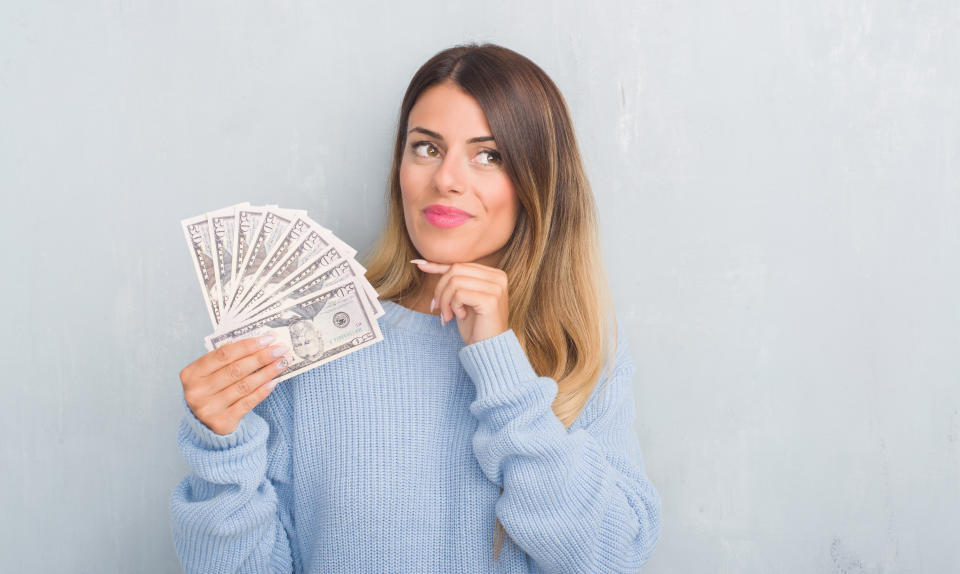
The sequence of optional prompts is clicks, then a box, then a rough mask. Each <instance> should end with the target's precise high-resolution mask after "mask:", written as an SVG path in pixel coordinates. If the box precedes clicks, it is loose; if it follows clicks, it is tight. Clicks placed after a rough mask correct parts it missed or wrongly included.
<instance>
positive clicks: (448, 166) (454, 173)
mask: <svg viewBox="0 0 960 574" xmlns="http://www.w3.org/2000/svg"><path fill="white" fill-rule="evenodd" d="M433 181H434V184H435V185H436V186H437V189H439V190H440V191H443V192H448V191H451V192H455V193H463V192H464V191H466V185H467V173H466V166H465V165H464V162H463V160H462V159H461V158H460V155H459V154H458V153H455V152H454V151H453V150H449V151H448V153H447V155H445V156H444V158H443V161H442V162H440V166H439V167H438V168H437V171H436V172H435V173H434V174H433Z"/></svg>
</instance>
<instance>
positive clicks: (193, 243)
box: [181, 203, 384, 432]
mask: <svg viewBox="0 0 960 574" xmlns="http://www.w3.org/2000/svg"><path fill="white" fill-rule="evenodd" d="M181 227H182V228H183V233H184V236H185V238H186V240H187V245H188V246H189V248H190V254H191V258H192V260H193V266H194V271H195V272H196V274H197V280H198V281H199V283H200V287H201V292H202V294H203V298H204V302H205V304H206V309H207V314H208V315H209V317H210V321H211V323H212V324H213V328H214V332H213V334H211V335H210V336H208V337H206V339H205V344H206V346H207V349H208V350H210V351H211V352H210V353H207V355H204V356H203V357H201V358H200V359H198V360H197V361H195V362H194V363H191V365H189V366H188V367H186V368H185V369H184V371H183V372H181V381H182V382H183V385H184V393H185V395H186V393H187V392H188V391H190V392H191V394H192V395H194V398H195V400H194V401H193V403H191V402H190V400H189V399H188V404H190V406H191V409H192V410H193V409H194V406H195V405H196V407H197V408H198V409H201V410H203V411H204V412H205V414H206V418H207V419H208V420H210V421H211V422H212V423H213V425H214V426H217V427H218V428H220V429H222V430H225V429H232V428H235V424H234V423H235V422H236V421H239V419H240V418H242V416H243V414H245V413H246V412H247V411H249V410H250V409H251V408H253V406H255V405H256V404H257V403H259V402H260V401H261V400H263V398H265V397H266V396H267V395H269V393H270V389H267V388H265V387H267V386H268V385H266V384H264V383H266V381H268V380H269V381H271V383H270V384H272V385H275V384H276V383H278V382H280V381H283V380H286V379H289V378H290V377H293V376H296V375H298V374H300V373H302V372H304V371H307V370H310V369H313V368H315V367H318V366H320V365H322V364H324V363H327V362H330V361H333V360H335V359H338V358H340V357H342V356H344V355H347V354H349V353H352V352H354V351H357V350H359V349H362V348H364V347H367V346H370V345H373V344H375V343H378V342H380V341H382V340H383V334H382V333H381V332H380V326H379V324H378V323H377V318H378V317H380V316H382V315H383V313H384V311H383V308H382V307H381V306H380V302H379V301H378V299H377V292H376V290H375V289H374V288H373V287H372V286H371V285H370V283H369V282H368V281H367V280H366V278H365V277H364V274H365V273H366V269H364V268H363V266H361V265H360V264H359V263H357V261H355V260H354V259H353V257H354V255H356V250H354V249H353V248H351V247H350V246H348V245H347V244H346V243H344V242H343V241H342V240H340V239H339V238H338V237H336V236H335V235H334V234H333V233H332V232H331V231H330V230H329V229H326V228H324V227H323V226H321V225H319V224H318V223H316V222H315V221H313V220H312V219H310V218H309V217H308V216H307V214H306V212H304V211H300V210H291V209H282V208H279V207H277V206H264V207H257V206H251V205H250V204H248V203H241V204H237V205H233V206H230V207H226V208H223V209H219V210H216V211H212V212H209V213H205V214H203V215H199V216H196V217H191V218H188V219H185V220H183V221H181ZM268 336H269V337H273V339H272V342H273V344H272V345H271V346H270V347H269V348H261V347H262V345H263V343H262V341H264V340H266V339H264V338H265V337H268ZM238 341H243V342H242V343H238ZM257 341H261V343H257ZM258 345H259V346H258ZM281 350H282V351H283V352H282V353H280V351H281ZM274 353H280V354H278V355H274ZM272 371H276V372H272ZM271 388H272V387H271ZM197 389H200V390H197ZM260 395H262V396H260ZM214 396H215V397H216V398H212V397H214ZM258 396H259V397H260V398H259V399H258V398H257V397H258ZM254 401H255V402H254ZM251 403H252V404H251ZM248 405H249V408H246V410H244V408H245V407H247V406H248ZM230 409H233V410H230ZM241 411H242V412H241ZM225 412H229V413H231V414H230V415H224V414H223V413H225ZM237 413H240V415H239V417H236V421H234V418H235V415H236V414H237ZM194 414H195V415H196V414H197V410H194ZM198 418H200V417H199V416H198ZM201 420H203V419H201ZM221 421H225V422H221ZM203 422H204V423H205V424H207V426H210V427H211V428H213V426H211V425H210V424H208V423H207V421H203ZM230 432H232V431H230Z"/></svg>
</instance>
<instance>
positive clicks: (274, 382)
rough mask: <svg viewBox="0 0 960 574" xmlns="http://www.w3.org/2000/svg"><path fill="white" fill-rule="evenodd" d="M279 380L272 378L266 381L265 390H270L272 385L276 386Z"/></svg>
mask: <svg viewBox="0 0 960 574" xmlns="http://www.w3.org/2000/svg"><path fill="white" fill-rule="evenodd" d="M279 382H280V381H279V380H277V379H272V380H271V381H270V382H269V383H267V390H270V389H272V388H273V387H275V386H277V383H279Z"/></svg>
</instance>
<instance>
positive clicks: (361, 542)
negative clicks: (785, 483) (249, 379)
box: [170, 301, 660, 574]
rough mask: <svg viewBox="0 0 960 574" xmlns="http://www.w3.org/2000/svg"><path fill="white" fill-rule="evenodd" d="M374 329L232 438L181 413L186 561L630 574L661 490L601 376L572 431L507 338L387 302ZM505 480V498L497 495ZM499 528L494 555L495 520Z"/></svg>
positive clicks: (208, 568)
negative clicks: (477, 334)
mask: <svg viewBox="0 0 960 574" xmlns="http://www.w3.org/2000/svg"><path fill="white" fill-rule="evenodd" d="M382 304H383V308H384V310H385V311H386V314H385V315H383V316H382V317H380V318H379V319H378V321H379V322H380V326H381V329H382V330H383V334H384V337H385V340H384V341H382V342H380V343H378V344H376V345H371V346H370V347H367V348H364V349H361V350H359V351H356V352H353V353H351V354H349V355H346V356H344V357H342V358H340V359H338V360H336V361H332V362H330V363H327V364H324V365H321V366H320V367H318V368H316V369H313V370H311V371H308V372H306V373H303V374H301V375H299V376H297V377H294V378H292V379H289V380H287V381H284V382H282V383H280V384H279V385H278V386H277V388H275V389H274V390H273V392H272V393H271V394H270V396H269V397H267V398H266V399H265V400H264V401H263V402H261V403H260V404H259V405H257V407H256V408H254V410H253V411H251V412H250V413H248V414H247V415H246V416H245V417H244V418H243V419H242V420H241V421H240V425H239V426H238V427H237V429H236V430H235V431H234V432H233V433H231V434H228V435H219V434H216V433H214V432H213V431H211V430H210V429H209V428H208V427H206V426H205V425H204V424H203V423H202V422H200V421H199V420H198V419H197V418H196V417H194V416H193V414H192V413H191V412H190V410H189V408H188V407H187V406H186V401H184V402H183V405H184V409H185V411H186V412H185V413H184V416H183V419H182V420H181V422H180V426H179V435H178V446H179V448H180V451H181V452H182V453H183V456H184V458H185V459H186V461H187V463H188V465H189V467H190V470H191V472H190V473H189V474H188V475H187V476H186V477H185V478H184V479H183V480H182V481H181V482H180V483H179V484H178V485H177V487H176V488H175V489H174V491H173V493H172V496H171V500H170V511H171V516H172V528H173V541H174V545H175V547H176V551H177V554H178V555H179V557H180V561H181V563H182V564H183V566H184V568H185V570H186V571H187V572H190V573H192V572H202V573H204V574H209V573H215V572H323V573H328V572H343V573H350V574H357V573H367V572H404V573H406V572H410V573H413V572H416V573H431V572H438V573H441V572H442V573H448V572H483V573H489V572H505V573H514V572H583V573H590V574H599V573H604V572H634V571H636V570H637V569H638V568H640V566H641V564H643V563H644V561H646V559H647V558H648V557H649V556H650V553H651V552H652V550H653V548H654V545H655V544H656V542H657V539H658V538H659V533H660V497H659V495H658V493H657V491H656V490H655V488H654V487H653V485H652V484H651V483H650V482H649V480H648V479H647V477H646V475H645V473H644V469H643V462H642V460H641V455H640V449H639V442H638V440H637V435H636V432H635V430H634V427H633V421H634V402H633V394H632V391H631V386H632V382H633V374H634V366H633V363H632V361H631V359H630V357H629V354H628V348H627V345H626V341H625V339H624V336H623V332H622V330H621V331H620V332H619V337H620V344H619V346H618V351H617V356H616V360H615V361H614V369H613V372H612V375H610V377H609V378H608V379H605V380H603V381H601V384H598V385H597V387H596V390H595V391H594V392H593V394H592V395H591V396H590V398H589V401H588V403H587V405H586V406H585V407H584V409H583V411H581V413H580V415H579V417H578V418H577V420H576V421H575V422H574V423H573V425H572V426H571V427H570V428H569V429H566V428H564V426H563V424H562V423H561V422H560V420H559V419H558V418H557V417H556V415H555V414H554V413H553V411H552V409H551V403H552V401H553V399H554V398H555V397H556V394H557V384H556V382H555V381H554V380H553V379H551V378H549V377H538V376H537V375H536V373H535V372H534V371H533V368H532V367H531V366H530V362H529V360H528V358H527V356H526V353H525V352H524V350H523V347H521V346H520V343H519V341H518V340H517V337H516V334H515V333H514V332H513V331H512V330H509V331H506V332H505V333H501V334H500V335H497V336H495V337H491V338H489V339H486V340H483V341H479V342H477V343H474V344H472V345H467V346H465V345H464V343H463V339H462V338H461V337H460V332H459V330H458V328H457V324H456V320H454V321H451V322H448V323H447V324H446V325H445V326H441V325H440V318H439V317H438V316H436V315H428V314H425V313H420V312H417V311H412V310H409V309H407V308H405V307H402V306H400V305H397V304H395V303H392V302H390V301H383V302H382ZM501 487H502V488H503V491H502V493H501V490H500V489H501ZM495 518H496V519H499V520H500V522H501V523H502V524H503V525H504V528H505V529H506V532H507V534H508V537H509V538H504V540H503V546H502V548H501V553H500V556H499V558H498V560H497V561H496V562H493V535H494V526H495V522H494V520H495Z"/></svg>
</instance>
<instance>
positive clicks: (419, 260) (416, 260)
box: [410, 259, 426, 265]
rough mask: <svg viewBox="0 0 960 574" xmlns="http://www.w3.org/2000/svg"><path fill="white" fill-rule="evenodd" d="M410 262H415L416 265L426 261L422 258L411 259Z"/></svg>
mask: <svg viewBox="0 0 960 574" xmlns="http://www.w3.org/2000/svg"><path fill="white" fill-rule="evenodd" d="M410 263H416V264H417V265H423V264H424V263H426V261H424V260H423V259H411V260H410Z"/></svg>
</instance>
